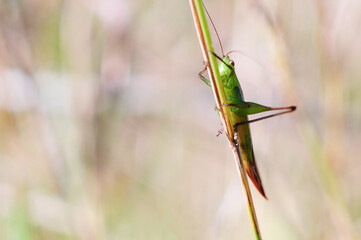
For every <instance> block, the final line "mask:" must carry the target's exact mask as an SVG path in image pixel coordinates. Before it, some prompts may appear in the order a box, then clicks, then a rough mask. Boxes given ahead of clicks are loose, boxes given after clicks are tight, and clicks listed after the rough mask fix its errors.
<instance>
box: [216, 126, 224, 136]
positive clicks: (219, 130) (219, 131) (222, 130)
mask: <svg viewBox="0 0 361 240" xmlns="http://www.w3.org/2000/svg"><path fill="white" fill-rule="evenodd" d="M223 132H224V128H223V126H222V127H221V128H220V129H218V134H217V137H218V136H219V135H221V134H223Z"/></svg>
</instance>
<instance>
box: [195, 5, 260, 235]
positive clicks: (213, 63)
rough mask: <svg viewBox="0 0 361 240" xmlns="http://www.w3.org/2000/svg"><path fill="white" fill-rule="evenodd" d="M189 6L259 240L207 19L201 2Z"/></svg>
mask: <svg viewBox="0 0 361 240" xmlns="http://www.w3.org/2000/svg"><path fill="white" fill-rule="evenodd" d="M189 5H190V7H191V10H192V14H193V20H194V24H195V27H196V31H197V35H198V40H199V43H200V45H201V49H202V53H203V58H204V62H205V64H206V66H207V69H208V74H209V76H210V81H211V83H212V90H213V94H214V98H215V101H216V104H217V108H218V110H219V113H220V116H221V119H222V124H223V126H225V130H226V135H227V139H228V143H229V146H230V148H231V150H232V153H233V156H234V160H235V162H236V165H237V169H238V173H239V175H240V178H241V180H242V181H241V182H242V186H243V190H244V193H245V195H246V197H247V205H248V211H249V214H250V218H251V221H252V224H253V230H254V233H255V236H256V239H258V240H260V239H262V238H261V233H260V230H259V226H258V221H257V216H256V211H255V208H254V204H253V199H252V194H251V191H250V188H249V184H248V179H247V176H246V172H245V169H244V165H243V159H242V155H241V154H240V150H239V148H238V147H237V145H236V143H235V141H234V139H233V136H234V131H233V125H234V124H235V122H234V121H233V119H234V118H233V117H232V113H231V112H230V110H229V108H227V107H223V106H224V104H226V103H227V100H226V99H227V98H226V95H225V93H224V89H223V84H222V79H221V76H220V74H219V70H218V63H217V59H216V57H215V56H214V55H213V54H212V52H214V50H213V46H212V39H211V36H210V33H209V28H208V24H207V19H206V16H205V13H204V10H203V6H202V1H201V0H189Z"/></svg>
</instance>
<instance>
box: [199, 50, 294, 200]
mask: <svg viewBox="0 0 361 240" xmlns="http://www.w3.org/2000/svg"><path fill="white" fill-rule="evenodd" d="M215 56H216V57H217V58H218V59H219V60H220V63H219V64H218V68H219V73H220V75H221V78H222V83H223V87H224V92H225V95H226V98H227V104H226V105H227V106H228V107H230V109H231V114H232V116H231V118H232V122H234V123H235V125H234V128H235V132H236V133H237V139H238V143H239V150H240V152H241V155H242V159H243V162H244V166H245V170H246V172H247V175H248V176H249V178H250V179H251V180H252V182H253V184H254V185H255V187H256V188H257V190H258V191H259V192H260V193H261V194H262V196H264V197H265V198H266V199H267V197H266V194H265V192H264V189H263V185H262V181H261V177H260V174H259V172H258V168H257V164H256V159H255V157H254V152H253V145H252V137H251V130H250V128H249V123H251V122H256V121H259V120H263V119H266V118H270V117H274V116H278V115H281V114H285V113H289V112H293V111H294V110H296V107H295V106H288V107H276V108H273V107H267V106H264V105H260V104H258V103H254V102H245V101H244V97H243V93H242V89H241V86H240V84H239V82H238V79H237V76H236V73H235V70H234V62H233V61H232V60H230V59H229V57H228V56H227V55H226V56H224V57H223V58H220V57H218V56H217V55H215ZM205 70H206V68H205V69H204V70H203V71H201V72H200V73H199V77H200V79H201V80H202V81H204V82H205V83H206V84H207V85H208V86H211V83H210V81H209V80H208V79H206V78H205V77H203V75H202V73H203V72H204V71H205ZM272 110H285V111H283V112H279V113H276V114H271V115H268V116H264V117H260V118H256V119H253V120H248V115H251V114H256V113H261V112H267V111H272Z"/></svg>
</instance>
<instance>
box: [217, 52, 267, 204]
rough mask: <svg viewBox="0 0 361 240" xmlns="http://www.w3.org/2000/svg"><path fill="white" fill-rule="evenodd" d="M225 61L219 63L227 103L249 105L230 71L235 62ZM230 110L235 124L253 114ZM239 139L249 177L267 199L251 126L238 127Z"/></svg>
mask: <svg viewBox="0 0 361 240" xmlns="http://www.w3.org/2000/svg"><path fill="white" fill-rule="evenodd" d="M223 61H224V62H220V63H219V72H220V74H221V77H222V82H223V86H224V91H225V94H226V97H227V103H228V104H234V105H247V103H246V102H245V101H244V96H243V92H242V89H241V86H240V84H239V81H238V79H237V76H236V73H235V71H234V69H233V71H230V69H229V66H232V67H234V63H233V61H231V60H230V59H229V58H228V57H224V58H223ZM225 63H227V64H228V65H229V66H227V65H225ZM259 107H261V106H259ZM261 108H262V107H261ZM230 109H231V112H232V115H233V116H232V117H233V118H234V122H237V123H239V122H247V121H248V114H252V113H251V112H248V110H249V109H250V108H247V107H245V108H241V107H230ZM251 111H252V109H251ZM247 113H248V114H247ZM237 138H238V142H239V148H240V152H241V155H242V159H243V162H244V166H245V170H246V172H247V175H248V176H249V178H250V179H251V180H252V182H253V184H254V185H255V187H256V188H257V189H258V191H259V192H260V193H261V194H262V195H263V196H264V197H265V198H267V197H266V194H265V192H264V189H263V185H262V181H261V177H260V174H259V172H258V168H257V164H256V159H255V157H254V151H253V145H252V136H251V130H250V127H249V124H244V125H239V126H237Z"/></svg>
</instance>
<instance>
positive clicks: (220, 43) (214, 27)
mask: <svg viewBox="0 0 361 240" xmlns="http://www.w3.org/2000/svg"><path fill="white" fill-rule="evenodd" d="M202 5H203V8H204V10H206V13H207V15H208V18H209V20H210V21H211V24H212V26H213V29H214V31H215V32H216V35H217V38H218V42H219V45H220V46H221V50H222V55H223V57H224V56H225V55H224V51H223V46H222V42H221V39H220V38H219V35H218V32H217V29H216V26H215V25H214V23H213V21H212V18H211V16H210V15H209V13H208V10H207V8H206V6H205V5H204V3H203V1H202Z"/></svg>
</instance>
